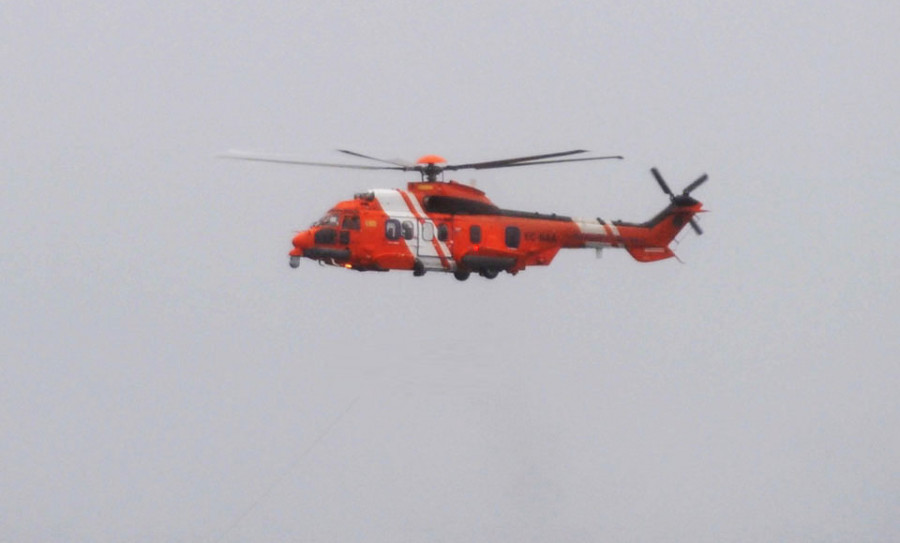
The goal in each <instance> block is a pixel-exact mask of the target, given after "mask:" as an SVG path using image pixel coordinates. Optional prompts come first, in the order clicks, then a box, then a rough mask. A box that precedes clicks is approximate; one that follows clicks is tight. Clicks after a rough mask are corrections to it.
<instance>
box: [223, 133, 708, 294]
mask: <svg viewBox="0 0 900 543" xmlns="http://www.w3.org/2000/svg"><path fill="white" fill-rule="evenodd" d="M340 152H342V153H344V154H347V155H351V156H354V157H358V158H363V159H367V160H372V161H376V162H379V163H381V164H384V165H378V166H374V165H355V164H333V163H326V162H306V161H299V160H294V159H292V158H289V157H281V156H273V155H259V154H252V153H243V152H238V151H230V152H228V153H226V154H224V155H220V156H222V157H224V158H234V159H240V160H254V161H262V162H275V163H282V164H299V165H303V166H324V167H331V168H351V169H358V170H399V171H416V172H419V174H420V176H421V178H420V180H419V181H414V182H410V183H409V184H408V185H407V188H406V190H402V189H374V190H370V191H367V192H362V193H358V194H356V195H355V196H354V197H353V199H352V200H347V201H343V202H339V203H338V204H337V205H335V206H334V207H332V208H331V209H330V210H329V211H328V212H327V213H326V214H325V215H324V216H323V217H322V218H321V219H319V220H318V221H316V222H315V223H313V225H312V226H311V227H310V228H309V229H308V230H305V231H302V232H299V233H298V234H297V235H296V236H294V239H293V246H294V248H293V250H291V251H290V265H291V267H292V268H297V267H298V266H299V265H300V260H301V258H309V259H312V260H316V261H318V262H319V263H321V264H327V265H331V266H339V267H342V268H347V269H352V270H357V271H389V270H409V271H412V272H413V275H415V276H422V275H425V273H426V272H429V271H436V272H448V273H452V274H453V276H454V277H456V279H458V280H460V281H465V280H466V279H468V278H469V276H470V275H471V274H472V273H477V274H478V275H481V276H482V277H486V278H488V279H494V278H495V277H497V275H498V274H499V273H500V272H502V271H505V272H507V273H510V274H512V275H515V274H517V273H518V272H520V271H522V270H524V269H525V268H526V267H528V266H546V265H548V264H550V262H552V261H553V258H554V257H555V256H556V254H557V253H558V252H559V250H560V249H575V248H594V249H596V250H597V251H598V255H599V252H600V251H601V250H602V249H605V248H609V247H614V248H624V249H625V250H627V251H628V253H629V254H631V256H632V257H634V258H635V260H638V261H639V262H653V261H657V260H663V259H666V258H670V257H673V256H675V253H673V252H672V250H671V249H670V248H669V243H670V242H671V241H672V240H673V239H674V238H675V236H676V235H677V234H678V233H679V232H680V231H681V229H682V228H684V226H685V225H688V224H689V225H690V226H691V227H692V228H693V229H694V230H695V231H696V232H697V234H702V233H703V231H702V230H701V229H700V227H699V226H698V225H697V222H696V220H695V219H694V215H696V214H697V213H701V212H703V211H704V209H703V205H702V204H701V203H700V202H698V201H697V200H695V199H694V198H693V197H692V196H691V192H692V191H693V190H694V189H696V188H697V187H699V186H700V185H702V184H703V183H704V182H705V181H706V180H707V175H706V174H703V175H702V176H700V177H699V178H697V179H696V180H695V181H694V182H693V183H691V184H689V185H688V186H687V187H685V189H684V190H683V191H682V192H681V194H675V193H673V192H672V190H671V189H670V188H669V186H668V185H667V184H666V182H665V181H664V180H663V177H662V176H661V175H660V173H659V171H658V170H657V169H656V168H652V169H651V170H650V171H651V173H652V174H653V177H654V178H655V179H656V181H657V182H658V183H659V186H660V187H661V188H662V190H663V192H665V193H666V194H667V195H668V196H669V199H670V203H669V205H668V206H666V207H665V209H663V210H662V211H661V212H659V213H658V214H657V215H656V216H655V217H653V218H652V219H650V220H648V221H645V222H641V223H632V222H624V221H605V220H602V219H600V218H596V219H576V218H572V217H567V216H563V215H557V214H544V213H531V212H525V211H513V210H508V209H502V208H500V207H497V206H496V205H494V203H493V202H491V201H490V200H489V199H488V198H487V196H485V194H484V192H482V191H480V190H478V189H476V188H475V187H472V186H469V185H464V184H461V183H458V182H456V181H453V180H450V181H444V179H443V177H444V175H443V174H444V172H445V171H448V170H449V171H456V170H464V169H475V170H485V169H493V168H510V167H518V166H537V165H541V164H555V163H562V162H581V161H589V160H608V159H621V158H622V157H621V156H600V157H587V158H560V157H565V156H569V155H575V154H580V153H585V152H587V151H585V150H583V149H578V150H574V151H563V152H559V153H550V154H542V155H532V156H526V157H519V158H509V159H503V160H493V161H488V162H473V163H468V164H448V163H447V161H446V160H444V159H443V158H442V157H439V156H437V155H426V156H423V157H422V158H420V159H419V160H418V161H417V162H416V163H414V164H411V163H406V162H402V161H399V160H383V159H380V158H375V157H370V156H366V155H363V154H360V153H356V152H353V151H347V150H343V149H342V150H340Z"/></svg>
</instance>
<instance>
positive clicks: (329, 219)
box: [311, 211, 341, 227]
mask: <svg viewBox="0 0 900 543" xmlns="http://www.w3.org/2000/svg"><path fill="white" fill-rule="evenodd" d="M339 224H341V216H340V214H339V213H335V212H333V211H332V212H329V213H326V214H325V215H324V216H323V217H322V218H321V219H319V220H317V221H316V222H314V223H312V225H311V227H313V226H337V225H339Z"/></svg>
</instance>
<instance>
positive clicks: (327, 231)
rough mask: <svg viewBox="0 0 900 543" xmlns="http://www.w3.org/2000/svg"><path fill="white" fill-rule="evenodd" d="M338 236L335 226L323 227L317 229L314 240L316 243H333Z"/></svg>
mask: <svg viewBox="0 0 900 543" xmlns="http://www.w3.org/2000/svg"><path fill="white" fill-rule="evenodd" d="M336 237H337V230H335V229H334V228H322V229H321V230H316V233H315V234H314V235H313V240H314V241H315V243H316V245H331V244H332V243H334V240H335V238H336Z"/></svg>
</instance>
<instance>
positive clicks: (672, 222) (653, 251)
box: [625, 200, 702, 262]
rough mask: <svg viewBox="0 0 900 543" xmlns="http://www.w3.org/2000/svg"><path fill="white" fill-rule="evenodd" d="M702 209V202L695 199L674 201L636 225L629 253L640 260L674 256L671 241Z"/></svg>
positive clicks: (645, 260)
mask: <svg viewBox="0 0 900 543" xmlns="http://www.w3.org/2000/svg"><path fill="white" fill-rule="evenodd" d="M700 211H702V204H701V203H700V202H697V201H696V200H694V201H693V203H692V204H689V205H679V204H678V203H675V202H673V203H672V204H670V205H669V206H668V207H666V208H665V209H664V210H662V212H660V213H659V214H658V215H657V216H656V217H654V218H652V219H650V220H649V221H647V222H646V223H644V224H641V225H636V226H635V228H636V229H637V230H638V235H637V236H635V237H634V238H633V239H634V242H633V243H628V244H626V246H625V248H626V249H627V250H628V253H629V254H630V255H631V256H632V257H634V259H635V260H637V261H639V262H655V261H657V260H665V259H666V258H672V257H673V256H675V253H674V252H672V249H670V248H669V243H671V242H672V240H673V239H675V236H677V235H678V233H679V232H681V230H682V229H684V227H685V226H686V225H688V224H691V222H692V221H693V217H694V215H695V214H696V213H699V212H700Z"/></svg>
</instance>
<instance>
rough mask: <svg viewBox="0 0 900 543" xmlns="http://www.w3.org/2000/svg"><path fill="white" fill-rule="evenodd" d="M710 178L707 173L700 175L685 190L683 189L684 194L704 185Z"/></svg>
mask: <svg viewBox="0 0 900 543" xmlns="http://www.w3.org/2000/svg"><path fill="white" fill-rule="evenodd" d="M708 178H709V176H708V175H706V174H703V175H701V176H700V177H698V178H697V180H696V181H694V182H693V183H691V184H690V185H688V186H686V187H684V191H682V194H685V195H687V194H690V193H691V191H692V190H694V189H695V188H697V187H699V186H700V185H702V184H703V183H705V182H706V180H707V179H708Z"/></svg>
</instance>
